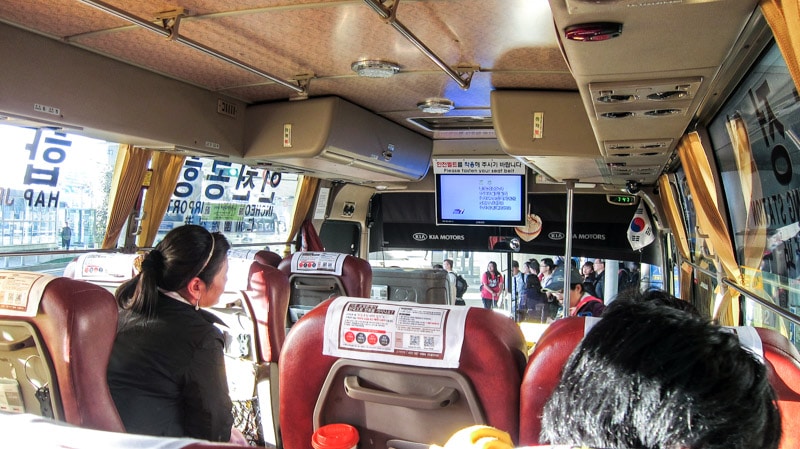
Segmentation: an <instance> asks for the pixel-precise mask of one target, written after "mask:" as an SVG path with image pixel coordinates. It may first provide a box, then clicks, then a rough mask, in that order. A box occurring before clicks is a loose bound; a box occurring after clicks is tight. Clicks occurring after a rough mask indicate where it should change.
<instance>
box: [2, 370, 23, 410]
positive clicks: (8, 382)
mask: <svg viewBox="0 0 800 449" xmlns="http://www.w3.org/2000/svg"><path fill="white" fill-rule="evenodd" d="M0 411H2V412H11V413H25V406H24V405H23V404H22V394H21V393H20V391H19V383H17V381H16V380H15V379H5V378H0Z"/></svg>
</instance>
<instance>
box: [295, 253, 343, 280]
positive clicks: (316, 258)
mask: <svg viewBox="0 0 800 449" xmlns="http://www.w3.org/2000/svg"><path fill="white" fill-rule="evenodd" d="M345 257H347V254H342V253H322V252H310V251H298V252H296V253H294V254H292V273H312V274H313V273H316V274H331V275H336V276H341V275H342V265H344V259H345Z"/></svg>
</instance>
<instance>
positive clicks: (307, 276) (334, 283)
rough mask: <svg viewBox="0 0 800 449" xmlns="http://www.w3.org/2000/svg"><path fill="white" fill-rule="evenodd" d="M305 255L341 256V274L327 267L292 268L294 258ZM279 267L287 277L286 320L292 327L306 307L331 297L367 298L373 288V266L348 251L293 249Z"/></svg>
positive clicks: (310, 307) (305, 310)
mask: <svg viewBox="0 0 800 449" xmlns="http://www.w3.org/2000/svg"><path fill="white" fill-rule="evenodd" d="M304 254H323V255H327V256H329V257H330V258H334V257H343V258H344V260H343V261H342V266H341V274H339V275H337V274H336V273H335V272H333V271H330V270H322V269H320V270H294V269H293V266H292V259H293V258H301V257H303V255H304ZM278 269H280V270H281V271H283V272H284V273H286V275H287V276H288V277H289V284H290V287H291V296H290V298H289V319H288V321H287V323H286V325H287V328H289V327H291V326H292V325H293V324H294V323H295V322H297V320H298V319H300V318H301V317H302V316H303V315H304V314H305V313H306V312H308V310H310V309H312V308H313V307H315V306H317V305H318V304H320V303H321V302H322V301H325V300H326V299H328V298H331V297H334V296H351V297H357V298H369V297H370V292H371V291H372V266H371V265H370V264H369V262H367V261H366V260H364V259H360V258H358V257H355V256H351V255H349V254H339V253H313V252H303V251H300V252H296V253H294V254H291V255H289V256H286V257H284V258H283V260H282V261H281V263H280V264H279V265H278Z"/></svg>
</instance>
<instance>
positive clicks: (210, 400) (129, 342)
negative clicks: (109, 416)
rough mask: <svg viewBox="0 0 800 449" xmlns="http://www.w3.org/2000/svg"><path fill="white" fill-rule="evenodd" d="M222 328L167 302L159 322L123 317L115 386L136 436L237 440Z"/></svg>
mask: <svg viewBox="0 0 800 449" xmlns="http://www.w3.org/2000/svg"><path fill="white" fill-rule="evenodd" d="M215 322H219V321H217V318H216V317H214V315H212V314H211V313H209V312H206V311H204V310H195V309H194V308H193V307H192V306H190V305H189V304H185V303H182V302H180V301H177V300H175V299H172V298H169V297H167V296H164V295H160V296H159V303H158V306H157V308H156V316H155V318H153V319H149V320H147V319H145V318H143V317H142V316H141V315H139V314H136V313H133V312H131V311H128V310H125V311H121V312H120V318H119V328H118V331H117V338H116V340H115V341H114V349H113V350H112V353H111V360H110V361H109V364H108V384H109V387H110V388H111V395H112V396H113V398H114V402H115V403H116V405H117V410H118V411H119V414H120V417H121V418H122V422H123V423H124V424H125V428H126V430H127V431H128V432H129V433H137V434H145V435H160V436H161V435H163V436H174V437H184V436H185V437H194V438H202V439H206V440H211V441H228V440H229V439H230V432H231V425H232V424H233V416H232V414H231V400H230V396H229V395H228V382H227V378H226V376H225V361H224V354H223V350H224V340H223V336H222V333H221V332H220V330H219V329H217V328H216V327H215V326H214V324H213V323H215Z"/></svg>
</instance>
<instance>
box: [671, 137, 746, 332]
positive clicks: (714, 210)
mask: <svg viewBox="0 0 800 449" xmlns="http://www.w3.org/2000/svg"><path fill="white" fill-rule="evenodd" d="M678 155H679V156H680V158H681V165H682V166H683V169H684V170H685V171H686V179H687V181H688V184H689V190H690V191H691V192H692V198H693V200H694V206H695V209H696V211H697V222H698V224H699V225H700V229H701V230H702V231H703V233H704V234H707V235H708V236H709V239H708V240H709V243H711V245H712V246H713V251H714V253H715V254H716V255H717V258H718V260H719V263H720V265H721V266H722V274H723V275H724V276H727V277H728V278H730V279H735V280H739V279H740V273H739V265H738V264H737V262H736V254H735V252H734V250H733V245H732V244H731V241H730V238H729V235H730V234H729V233H728V225H727V223H726V222H725V220H724V219H723V218H722V214H720V212H719V204H718V203H717V188H716V182H715V181H714V173H713V172H712V170H711V164H710V162H709V160H708V157H707V156H706V152H705V150H704V148H703V144H702V142H701V141H700V136H699V135H698V134H697V133H696V132H692V133H689V134H686V135H684V136H683V138H682V139H681V142H680V144H679V145H678ZM721 287H722V285H720V286H718V287H717V288H721ZM734 298H738V293H737V292H736V291H735V290H733V289H731V288H725V289H724V290H723V292H722V295H721V296H720V298H719V301H717V303H716V305H715V307H714V309H715V311H714V317H715V318H716V319H718V320H719V322H720V324H722V325H727V326H737V325H738V321H739V302H738V301H734V300H733V299H734Z"/></svg>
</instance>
